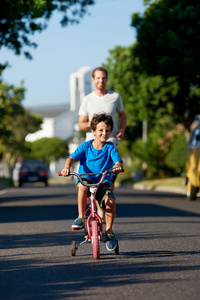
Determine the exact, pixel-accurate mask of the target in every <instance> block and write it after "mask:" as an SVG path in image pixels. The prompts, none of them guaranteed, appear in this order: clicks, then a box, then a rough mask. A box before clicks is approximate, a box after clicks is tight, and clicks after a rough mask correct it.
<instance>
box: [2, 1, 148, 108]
mask: <svg viewBox="0 0 200 300" xmlns="http://www.w3.org/2000/svg"><path fill="white" fill-rule="evenodd" d="M135 11H138V12H139V13H141V14H142V13H143V12H144V6H143V0H123V1H122V0H96V4H94V5H92V6H91V7H89V8H88V12H89V15H85V16H84V17H83V18H82V19H81V20H80V23H79V24H78V25H69V26H67V27H64V28H63V27H61V25H60V23H59V22H60V20H61V15H59V14H58V13H55V14H54V16H53V17H52V19H51V20H50V22H49V24H48V28H47V29H46V30H44V31H43V32H42V33H37V34H34V35H33V36H29V37H30V39H31V41H34V42H36V43H37V44H38V47H37V48H36V49H32V48H30V49H29V51H30V52H31V54H32V56H33V59H32V60H28V59H26V58H25V57H24V56H23V55H20V56H17V55H15V54H14V52H12V51H11V50H8V49H6V48H1V50H0V61H1V63H5V62H6V61H8V62H9V65H10V66H11V67H10V68H7V69H6V70H5V71H4V72H3V80H4V81H5V82H7V83H8V84H13V85H14V86H16V87H18V86H19V85H20V82H21V81H23V82H24V87H25V89H26V93H25V99H24V100H23V103H22V104H23V106H25V107H33V106H39V105H54V104H64V103H69V102H70V85H69V80H70V74H71V73H72V72H75V71H77V70H78V69H79V68H81V67H85V66H90V67H91V68H92V69H93V68H95V67H97V66H100V65H102V63H106V62H107V58H108V57H109V56H110V54H109V50H112V49H114V48H115V47H116V46H122V47H128V46H130V45H131V44H133V43H134V42H135V41H136V31H135V29H134V28H133V27H131V26H130V24H131V15H132V13H134V12H135Z"/></svg>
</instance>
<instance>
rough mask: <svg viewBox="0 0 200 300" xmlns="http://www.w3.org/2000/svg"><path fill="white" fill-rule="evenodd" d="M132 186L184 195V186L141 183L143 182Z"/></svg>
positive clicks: (142, 189)
mask: <svg viewBox="0 0 200 300" xmlns="http://www.w3.org/2000/svg"><path fill="white" fill-rule="evenodd" d="M132 188H133V189H134V190H141V191H159V192H171V193H175V194H182V195H186V188H184V187H183V188H179V187H170V186H155V187H154V186H151V185H143V184H133V186H132Z"/></svg>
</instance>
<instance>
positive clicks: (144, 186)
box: [132, 177, 186, 195]
mask: <svg viewBox="0 0 200 300" xmlns="http://www.w3.org/2000/svg"><path fill="white" fill-rule="evenodd" d="M132 187H133V189H135V190H146V191H150V190H154V191H160V192H172V193H177V194H183V195H186V185H184V178H180V177H175V178H166V179H155V180H145V181H140V182H137V183H135V184H133V186H132Z"/></svg>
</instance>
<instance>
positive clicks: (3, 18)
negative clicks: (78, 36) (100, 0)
mask: <svg viewBox="0 0 200 300" xmlns="http://www.w3.org/2000/svg"><path fill="white" fill-rule="evenodd" d="M94 3H95V1H93V0H48V1H47V0H31V1H22V0H1V9H0V48H1V47H2V46H5V47H7V48H9V49H10V50H12V51H14V52H15V54H17V55H19V54H21V52H22V49H24V48H25V50H24V55H25V56H26V57H27V58H29V59H30V58H31V55H30V53H29V51H27V49H26V48H30V47H33V48H35V47H37V45H36V43H34V42H32V41H30V39H29V36H30V35H33V34H34V33H35V32H41V31H43V30H44V29H45V28H46V27H47V23H48V21H49V19H50V18H51V16H52V15H53V12H54V11H58V12H60V13H61V14H62V19H61V25H62V26H67V25H68V24H74V23H79V20H80V18H82V17H83V16H84V15H85V14H86V13H87V7H88V6H89V5H93V4H94Z"/></svg>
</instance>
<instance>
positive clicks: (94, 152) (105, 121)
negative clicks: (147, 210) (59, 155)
mask: <svg viewBox="0 0 200 300" xmlns="http://www.w3.org/2000/svg"><path fill="white" fill-rule="evenodd" d="M112 129H113V120H112V117H111V116H110V115H107V114H105V113H102V114H98V115H94V117H93V118H92V120H91V131H92V133H93V135H94V139H93V140H90V141H88V142H84V143H82V144H81V145H79V146H78V148H77V149H76V150H75V151H74V152H73V153H72V154H71V155H70V156H69V157H68V158H67V159H66V162H65V167H64V169H62V171H61V174H62V175H63V176H69V175H70V168H71V166H72V165H73V163H74V162H75V161H77V160H79V162H80V165H79V170H78V173H79V174H87V173H101V172H104V171H105V170H109V169H111V168H112V167H113V166H114V167H116V168H115V169H114V170H113V173H115V174H118V173H120V172H122V171H123V164H122V163H123V162H122V159H121V157H120V156H119V154H118V152H117V150H116V149H115V147H114V145H113V144H112V143H110V142H106V141H107V140H108V139H109V137H110V135H111V132H112ZM83 178H84V180H83V181H84V182H86V183H91V182H98V181H99V180H100V178H101V175H100V174H99V175H85V176H84V177H83ZM110 179H111V173H109V174H107V175H106V178H105V180H104V182H103V183H102V184H101V185H100V186H99V187H98V189H97V192H96V196H95V198H96V200H97V201H98V203H99V205H100V207H101V208H103V209H104V210H105V219H106V232H105V233H106V247H107V249H108V250H109V251H112V250H114V249H115V248H116V246H117V241H116V239H115V235H114V233H113V231H112V225H113V222H114V218H115V196H114V194H113V192H112V191H111V189H110V185H111V183H110ZM87 193H88V187H85V186H83V185H81V184H80V185H79V186H78V213H79V215H78V218H77V219H76V220H75V221H74V223H73V224H72V229H73V228H74V229H82V228H84V218H85V208H86V205H87Z"/></svg>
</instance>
